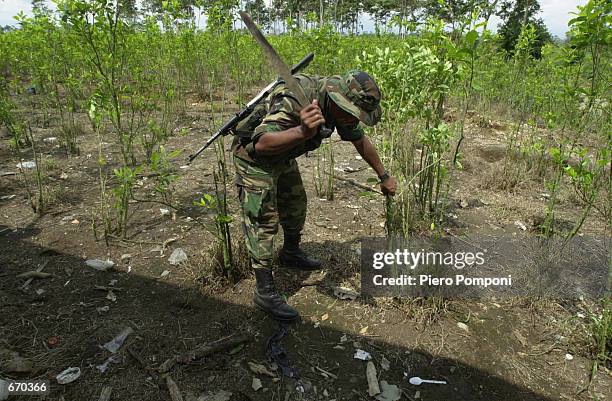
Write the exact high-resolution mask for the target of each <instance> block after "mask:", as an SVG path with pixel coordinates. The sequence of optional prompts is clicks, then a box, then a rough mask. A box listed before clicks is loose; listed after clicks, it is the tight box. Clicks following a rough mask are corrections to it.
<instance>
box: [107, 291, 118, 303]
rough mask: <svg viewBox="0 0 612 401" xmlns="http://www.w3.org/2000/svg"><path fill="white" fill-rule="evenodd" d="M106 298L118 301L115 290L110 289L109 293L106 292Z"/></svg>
mask: <svg viewBox="0 0 612 401" xmlns="http://www.w3.org/2000/svg"><path fill="white" fill-rule="evenodd" d="M106 299H108V300H109V301H111V302H117V296H116V295H115V293H114V292H113V290H108V294H106Z"/></svg>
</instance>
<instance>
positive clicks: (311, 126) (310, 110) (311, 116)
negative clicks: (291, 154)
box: [300, 100, 325, 139]
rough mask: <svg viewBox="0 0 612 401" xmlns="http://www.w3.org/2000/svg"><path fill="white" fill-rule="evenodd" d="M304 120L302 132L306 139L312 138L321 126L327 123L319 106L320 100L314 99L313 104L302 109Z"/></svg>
mask: <svg viewBox="0 0 612 401" xmlns="http://www.w3.org/2000/svg"><path fill="white" fill-rule="evenodd" d="M300 119H301V121H302V134H303V136H304V138H305V139H309V138H312V137H313V136H315V135H316V134H317V132H318V131H319V126H320V125H321V124H325V118H323V113H322V112H321V109H320V108H319V102H318V101H317V100H313V101H312V103H311V104H309V105H308V106H306V107H304V108H303V109H302V110H301V111H300Z"/></svg>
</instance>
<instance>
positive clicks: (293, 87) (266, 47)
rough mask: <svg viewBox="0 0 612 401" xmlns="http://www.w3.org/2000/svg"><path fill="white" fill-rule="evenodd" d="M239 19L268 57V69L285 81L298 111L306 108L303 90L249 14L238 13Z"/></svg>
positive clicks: (307, 101)
mask: <svg viewBox="0 0 612 401" xmlns="http://www.w3.org/2000/svg"><path fill="white" fill-rule="evenodd" d="M240 18H242V20H243V21H244V24H245V25H246V26H247V28H248V29H249V32H251V35H253V37H254V38H255V41H256V42H257V43H258V44H259V46H260V47H261V49H262V50H263V51H264V54H265V55H266V56H268V57H267V58H268V61H269V63H270V67H272V69H273V70H274V71H275V72H276V73H277V74H278V75H280V77H281V78H282V79H283V81H285V85H287V88H289V90H290V91H291V92H292V93H293V94H294V95H295V96H296V98H297V99H296V100H297V101H298V104H299V106H300V109H302V108H304V107H306V106H308V104H309V103H310V101H309V100H308V97H307V96H306V93H304V88H302V86H301V85H300V83H299V82H298V80H297V79H296V78H295V77H294V76H293V75H291V71H289V68H288V67H287V65H286V64H285V63H284V62H283V60H282V59H281V58H280V56H279V55H278V53H277V52H276V50H274V48H273V47H272V45H271V44H270V42H268V40H267V39H266V37H265V36H264V35H263V33H261V31H260V30H259V28H257V25H255V23H254V22H253V20H252V19H251V17H250V16H249V14H247V13H245V12H244V11H240Z"/></svg>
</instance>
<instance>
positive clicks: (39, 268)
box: [17, 259, 49, 290]
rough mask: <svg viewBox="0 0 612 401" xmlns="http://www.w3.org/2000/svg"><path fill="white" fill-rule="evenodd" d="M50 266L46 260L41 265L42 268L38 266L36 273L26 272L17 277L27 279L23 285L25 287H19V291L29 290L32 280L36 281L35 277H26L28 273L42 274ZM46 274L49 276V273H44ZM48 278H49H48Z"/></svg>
mask: <svg viewBox="0 0 612 401" xmlns="http://www.w3.org/2000/svg"><path fill="white" fill-rule="evenodd" d="M48 264H49V259H47V260H45V261H44V262H42V263H41V264H40V266H38V268H37V269H36V270H35V271H34V272H26V273H22V274H19V275H17V278H27V280H26V282H25V283H23V285H22V286H21V287H19V289H21V290H25V289H26V288H28V286H29V285H30V283H31V282H32V280H34V277H33V276H28V277H26V276H24V275H25V274H27V273H38V274H40V273H42V271H43V269H44V268H45V267H46V266H47V265H48ZM44 274H48V273H44ZM47 277H48V276H47ZM39 278H44V277H39Z"/></svg>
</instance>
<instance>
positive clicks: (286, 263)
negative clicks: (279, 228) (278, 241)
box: [278, 230, 321, 270]
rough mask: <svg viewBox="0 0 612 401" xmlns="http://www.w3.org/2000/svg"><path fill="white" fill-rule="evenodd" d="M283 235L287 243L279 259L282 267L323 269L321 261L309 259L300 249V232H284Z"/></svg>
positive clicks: (284, 244)
mask: <svg viewBox="0 0 612 401" xmlns="http://www.w3.org/2000/svg"><path fill="white" fill-rule="evenodd" d="M283 233H284V236H285V241H284V243H283V249H281V251H280V255H279V257H278V261H279V262H280V265H281V266H283V267H290V268H295V269H299V270H319V269H320V268H321V262H320V261H318V260H316V259H313V258H311V257H308V256H307V255H306V254H305V253H304V252H303V251H302V250H301V249H300V237H301V234H300V233H299V232H294V231H290V230H284V231H283Z"/></svg>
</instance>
